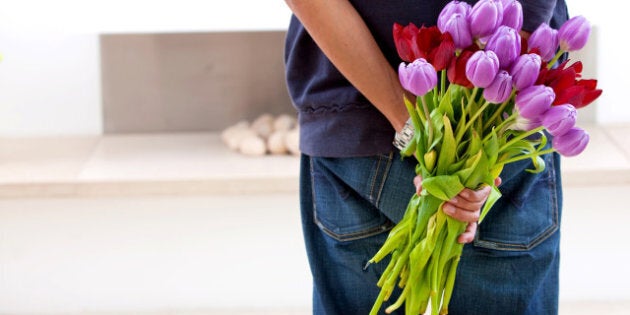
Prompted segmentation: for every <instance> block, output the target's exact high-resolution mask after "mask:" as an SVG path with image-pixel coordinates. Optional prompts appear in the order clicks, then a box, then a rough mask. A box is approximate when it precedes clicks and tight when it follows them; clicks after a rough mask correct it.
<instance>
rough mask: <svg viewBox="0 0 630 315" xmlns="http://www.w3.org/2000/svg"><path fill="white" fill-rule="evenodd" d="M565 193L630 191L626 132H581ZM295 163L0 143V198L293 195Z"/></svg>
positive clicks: (183, 148)
mask: <svg viewBox="0 0 630 315" xmlns="http://www.w3.org/2000/svg"><path fill="white" fill-rule="evenodd" d="M584 127H585V128H586V129H587V130H588V131H589V132H590V134H591V143H590V145H589V147H588V148H587V149H586V151H585V152H584V153H583V154H582V155H580V156H578V157H573V158H565V159H564V160H563V166H562V168H563V176H564V179H563V181H564V184H565V186H588V185H615V184H619V185H623V184H630V137H628V135H629V134H630V125H606V126H599V125H586V126H584ZM298 173H299V158H298V157H296V156H289V155H287V156H271V155H268V156H264V157H248V156H243V155H241V154H239V153H236V152H232V151H230V150H229V149H228V148H227V147H226V146H225V145H224V144H223V143H222V142H221V141H220V138H219V135H218V134H217V133H170V134H117V135H104V136H76V137H54V138H51V137H48V138H0V198H23V197H81V196H86V197H88V196H126V195H153V194H157V195H190V194H250V193H276V192H297V189H298Z"/></svg>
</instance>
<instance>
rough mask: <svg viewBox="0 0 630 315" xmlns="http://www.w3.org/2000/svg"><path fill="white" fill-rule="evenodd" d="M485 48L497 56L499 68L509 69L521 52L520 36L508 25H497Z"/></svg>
mask: <svg viewBox="0 0 630 315" xmlns="http://www.w3.org/2000/svg"><path fill="white" fill-rule="evenodd" d="M486 50H492V51H494V52H495V53H496V54H497V57H499V64H500V67H501V69H509V67H510V66H511V65H512V62H514V60H515V59H516V57H518V56H519V55H520V54H521V36H520V35H519V34H518V32H517V31H516V30H515V29H513V28H511V27H508V26H505V25H502V26H499V28H498V29H497V31H496V32H494V34H492V36H491V37H490V39H489V40H488V44H486Z"/></svg>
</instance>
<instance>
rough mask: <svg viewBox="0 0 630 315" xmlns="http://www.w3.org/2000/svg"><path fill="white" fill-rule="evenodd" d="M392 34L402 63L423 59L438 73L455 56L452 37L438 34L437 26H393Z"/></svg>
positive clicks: (411, 24) (410, 24)
mask: <svg viewBox="0 0 630 315" xmlns="http://www.w3.org/2000/svg"><path fill="white" fill-rule="evenodd" d="M393 32H394V42H395V44H396V50H397V51H398V55H399V56H400V58H401V59H402V60H403V61H406V62H413V61H414V60H416V59H418V58H423V59H425V60H427V61H428V62H429V63H431V64H432V65H433V66H434V67H435V69H436V70H438V71H439V70H443V69H446V67H448V65H449V63H450V62H451V59H452V58H453V57H454V56H455V43H454V42H453V37H452V36H451V35H450V34H448V33H442V32H440V30H439V29H438V28H437V26H431V27H424V26H422V27H420V28H418V27H416V26H415V25H414V24H413V23H409V25H407V26H402V25H400V24H394V30H393Z"/></svg>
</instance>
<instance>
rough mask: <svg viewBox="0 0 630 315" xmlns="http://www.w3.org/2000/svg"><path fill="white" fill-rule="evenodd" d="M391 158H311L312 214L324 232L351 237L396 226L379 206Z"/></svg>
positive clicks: (365, 235) (342, 238) (339, 239)
mask: <svg viewBox="0 0 630 315" xmlns="http://www.w3.org/2000/svg"><path fill="white" fill-rule="evenodd" d="M391 158H392V157H391V156H385V155H378V156H374V157H360V158H320V157H312V158H311V175H312V176H311V178H312V181H313V183H312V187H313V209H314V213H313V216H314V220H315V223H316V224H317V225H318V226H319V227H320V229H321V230H322V231H323V232H324V233H326V234H327V235H329V236H330V237H332V238H334V239H336V240H338V241H351V240H356V239H361V238H366V237H369V236H372V235H376V234H380V233H383V232H385V231H388V230H390V229H391V228H392V227H393V225H394V223H392V221H391V220H389V219H388V218H387V217H386V216H385V215H384V214H383V213H382V212H381V211H379V209H378V207H377V204H378V201H379V197H380V192H381V190H382V189H383V184H384V179H385V178H386V175H387V173H388V170H389V167H390V163H391Z"/></svg>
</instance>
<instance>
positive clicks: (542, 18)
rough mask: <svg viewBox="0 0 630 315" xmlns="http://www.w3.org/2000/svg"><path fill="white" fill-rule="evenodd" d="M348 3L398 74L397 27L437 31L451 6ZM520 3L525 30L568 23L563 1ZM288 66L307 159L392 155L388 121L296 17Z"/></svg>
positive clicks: (405, 1)
mask: <svg viewBox="0 0 630 315" xmlns="http://www.w3.org/2000/svg"><path fill="white" fill-rule="evenodd" d="M350 2H351V3H352V5H353V6H354V7H355V9H356V10H357V11H358V12H359V14H360V15H361V16H362V17H363V19H364V21H365V23H366V24H367V26H368V28H369V29H370V31H371V32H372V35H373V36H374V38H375V39H376V42H377V43H378V44H379V46H380V48H381V50H382V51H383V54H384V55H385V57H386V58H387V60H388V61H389V63H390V64H391V66H392V68H394V69H396V68H397V67H398V64H400V62H401V60H400V58H399V57H398V53H397V52H396V47H395V45H394V39H393V34H392V27H393V25H394V23H398V24H402V25H407V24H408V23H410V22H411V23H414V24H416V25H418V26H420V25H425V26H431V25H435V23H436V21H437V17H438V15H439V13H440V11H441V10H442V8H443V7H444V6H445V5H446V4H447V3H448V2H450V0H432V1H419V0H387V1H374V0H350ZM468 2H470V3H471V4H472V3H474V1H468ZM520 2H521V4H522V6H523V14H524V19H525V21H524V25H523V29H524V30H527V31H533V30H535V29H536V28H537V27H538V25H540V24H541V23H543V22H546V23H549V24H550V25H551V26H552V27H556V28H557V27H558V26H559V25H561V24H562V23H563V22H564V21H566V19H567V18H568V13H567V8H566V5H565V2H564V0H557V1H553V0H535V1H526V0H523V1H520ZM285 66H286V80H287V86H288V89H289V94H290V96H291V98H292V102H293V104H294V106H295V107H296V108H297V110H298V120H299V123H300V150H301V151H302V152H303V153H305V154H308V155H311V156H324V157H356V156H369V155H375V154H382V153H389V152H391V151H392V150H394V147H393V145H392V140H393V137H394V132H395V131H394V129H393V127H392V126H391V124H390V123H389V121H388V120H387V119H386V118H385V117H384V116H383V115H382V114H381V113H380V112H379V111H378V110H377V109H376V107H374V106H373V105H372V104H370V102H369V101H368V100H367V99H366V98H365V97H364V96H363V95H362V94H361V93H360V92H359V91H358V90H357V89H356V88H354V87H353V86H352V84H351V83H350V82H348V80H346V78H345V77H344V76H343V75H342V74H341V73H340V72H339V71H338V70H337V69H336V68H335V66H334V65H333V64H332V63H331V62H330V61H329V60H328V58H327V57H326V56H325V55H324V53H323V52H322V51H321V50H320V49H319V48H318V47H317V45H316V44H315V42H314V41H313V39H312V38H311V37H310V35H309V34H308V33H307V31H306V29H305V28H304V26H303V25H302V24H301V23H300V21H299V20H298V19H297V18H296V17H295V16H293V17H292V18H291V22H290V25H289V29H288V32H287V38H286V48H285Z"/></svg>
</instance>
